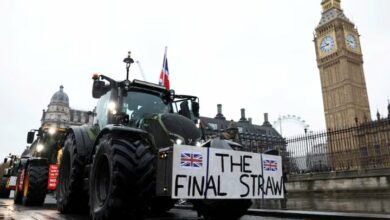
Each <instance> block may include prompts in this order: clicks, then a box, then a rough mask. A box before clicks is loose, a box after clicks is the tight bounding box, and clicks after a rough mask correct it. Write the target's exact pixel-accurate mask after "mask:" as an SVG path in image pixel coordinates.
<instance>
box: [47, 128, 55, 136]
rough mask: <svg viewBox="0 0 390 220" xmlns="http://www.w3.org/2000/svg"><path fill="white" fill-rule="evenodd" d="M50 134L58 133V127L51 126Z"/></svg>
mask: <svg viewBox="0 0 390 220" xmlns="http://www.w3.org/2000/svg"><path fill="white" fill-rule="evenodd" d="M48 132H49V134H50V135H53V134H55V133H56V129H55V128H53V127H51V128H49V131H48Z"/></svg>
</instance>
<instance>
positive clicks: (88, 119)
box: [41, 85, 93, 128]
mask: <svg viewBox="0 0 390 220" xmlns="http://www.w3.org/2000/svg"><path fill="white" fill-rule="evenodd" d="M92 120H93V118H92V114H91V112H88V111H82V110H76V109H72V108H70V107H69V97H68V95H67V94H66V93H65V92H64V87H63V86H62V85H61V86H60V90H59V91H57V92H55V93H54V94H53V96H52V97H51V99H50V103H49V105H48V106H47V110H46V111H45V110H43V113H42V119H41V123H42V126H44V127H46V126H47V127H58V128H66V127H69V126H71V125H82V124H92Z"/></svg>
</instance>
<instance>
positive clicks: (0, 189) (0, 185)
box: [0, 177, 11, 198]
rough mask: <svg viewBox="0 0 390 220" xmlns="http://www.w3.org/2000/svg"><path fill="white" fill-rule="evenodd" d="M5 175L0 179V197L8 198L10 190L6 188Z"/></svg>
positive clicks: (6, 179)
mask: <svg viewBox="0 0 390 220" xmlns="http://www.w3.org/2000/svg"><path fill="white" fill-rule="evenodd" d="M7 181H8V178H7V177H3V178H1V180H0V198H9V194H10V192H11V191H10V190H9V189H7Z"/></svg>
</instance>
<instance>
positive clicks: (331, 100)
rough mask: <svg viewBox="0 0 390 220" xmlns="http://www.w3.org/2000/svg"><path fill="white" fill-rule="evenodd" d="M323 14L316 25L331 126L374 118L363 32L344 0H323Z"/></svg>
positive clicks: (324, 98) (320, 65) (326, 107)
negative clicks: (350, 16) (349, 15)
mask: <svg viewBox="0 0 390 220" xmlns="http://www.w3.org/2000/svg"><path fill="white" fill-rule="evenodd" d="M321 5H322V9H323V11H322V17H321V21H320V23H319V25H318V26H317V28H316V29H315V32H316V34H315V38H314V43H315V48H316V55H317V64H318V68H319V71H320V77H321V86H322V96H323V101H324V110H325V120H326V127H327V129H337V128H344V127H345V126H350V125H354V124H355V121H356V119H357V120H358V121H360V122H362V121H366V120H370V119H371V114H370V107H369V103H368V96H367V88H366V82H365V79H364V71H363V57H362V50H361V46H360V41H359V33H358V31H357V29H356V28H355V25H354V24H353V23H352V22H351V21H350V20H349V19H348V18H347V17H346V16H345V15H344V12H343V10H342V9H341V5H340V0H322V2H321Z"/></svg>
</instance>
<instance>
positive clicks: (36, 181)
mask: <svg viewBox="0 0 390 220" xmlns="http://www.w3.org/2000/svg"><path fill="white" fill-rule="evenodd" d="M26 171H27V172H26V174H25V176H26V177H25V179H24V184H23V199H22V202H23V205H25V206H41V205H43V203H44V202H45V197H46V193H47V177H48V167H47V165H34V164H32V163H31V164H29V165H28V167H27V169H26Z"/></svg>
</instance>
